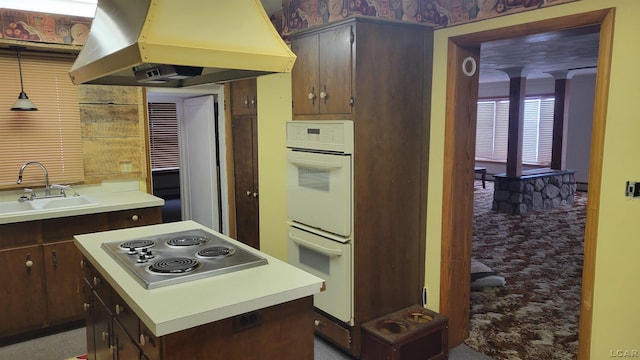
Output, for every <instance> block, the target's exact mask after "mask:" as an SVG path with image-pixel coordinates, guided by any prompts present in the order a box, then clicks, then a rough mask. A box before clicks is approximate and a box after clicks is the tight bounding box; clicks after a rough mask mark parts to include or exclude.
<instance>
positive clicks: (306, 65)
mask: <svg viewBox="0 0 640 360" xmlns="http://www.w3.org/2000/svg"><path fill="white" fill-rule="evenodd" d="M291 49H292V51H293V52H294V53H295V54H296V56H297V59H296V62H295V64H294V65H293V69H292V70H291V99H292V101H293V114H296V115H312V114H317V113H318V111H319V107H318V106H319V105H318V102H319V100H320V97H319V93H320V92H319V90H318V83H319V80H318V64H319V53H318V51H319V48H318V35H316V34H314V35H311V36H304V37H300V38H296V39H294V40H292V41H291Z"/></svg>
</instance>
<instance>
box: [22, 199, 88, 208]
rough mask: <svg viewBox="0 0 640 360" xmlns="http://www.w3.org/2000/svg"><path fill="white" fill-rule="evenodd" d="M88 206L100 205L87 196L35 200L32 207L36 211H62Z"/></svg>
mask: <svg viewBox="0 0 640 360" xmlns="http://www.w3.org/2000/svg"><path fill="white" fill-rule="evenodd" d="M87 205H98V203H97V202H95V201H93V200H92V199H90V198H88V197H86V196H72V197H59V198H48V199H35V200H33V201H31V206H33V208H34V209H36V210H47V209H60V208H67V207H76V206H87Z"/></svg>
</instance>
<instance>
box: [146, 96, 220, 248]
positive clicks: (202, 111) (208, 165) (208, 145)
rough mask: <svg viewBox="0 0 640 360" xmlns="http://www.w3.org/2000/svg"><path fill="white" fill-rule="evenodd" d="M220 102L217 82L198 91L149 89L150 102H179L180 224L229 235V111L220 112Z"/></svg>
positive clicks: (177, 112) (177, 107)
mask: <svg viewBox="0 0 640 360" xmlns="http://www.w3.org/2000/svg"><path fill="white" fill-rule="evenodd" d="M221 98H223V86H222V85H218V84H211V85H208V86H206V87H200V88H198V89H195V88H194V89H165V88H148V89H147V102H149V103H152V102H153V103H173V104H175V108H176V117H177V119H176V120H177V122H178V124H177V125H178V126H177V128H178V138H179V141H178V142H179V144H178V147H179V179H178V182H179V184H178V186H179V198H180V202H181V219H180V220H194V221H197V222H198V223H200V224H202V225H204V226H207V227H209V228H211V229H213V230H216V231H219V232H221V233H224V234H226V235H229V206H228V194H227V188H228V186H227V177H226V176H225V174H226V173H227V161H226V141H225V133H226V129H225V121H224V112H223V111H218V102H219V99H221ZM153 178H154V179H155V178H156V176H153ZM174 178H175V176H174ZM173 183H175V179H174V182H173ZM174 186H175V184H174ZM154 187H155V186H154Z"/></svg>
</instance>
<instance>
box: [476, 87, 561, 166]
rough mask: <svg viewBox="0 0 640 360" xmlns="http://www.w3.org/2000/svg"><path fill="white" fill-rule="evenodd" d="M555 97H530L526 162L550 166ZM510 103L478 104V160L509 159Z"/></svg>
mask: <svg viewBox="0 0 640 360" xmlns="http://www.w3.org/2000/svg"><path fill="white" fill-rule="evenodd" d="M553 106H554V98H553V97H529V98H527V99H525V105H524V127H523V134H522V137H523V143H522V161H523V162H527V163H537V164H541V165H549V164H550V163H551V151H552V135H553V110H554V109H553ZM508 137H509V100H502V99H495V100H482V101H478V113H477V125H476V159H478V160H495V161H506V160H507V146H508V140H509V139H508Z"/></svg>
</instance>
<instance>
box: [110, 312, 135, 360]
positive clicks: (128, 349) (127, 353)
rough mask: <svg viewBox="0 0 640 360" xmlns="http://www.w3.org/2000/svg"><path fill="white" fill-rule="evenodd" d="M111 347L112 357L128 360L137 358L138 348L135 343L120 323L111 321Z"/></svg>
mask: <svg viewBox="0 0 640 360" xmlns="http://www.w3.org/2000/svg"><path fill="white" fill-rule="evenodd" d="M112 331H113V348H114V350H115V357H114V359H122V360H130V359H139V358H140V350H138V347H137V346H136V343H135V342H133V340H131V338H130V337H129V336H128V335H127V332H126V331H125V330H124V328H123V327H122V326H121V325H120V323H119V322H117V321H115V320H114V321H113V324H112Z"/></svg>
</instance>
